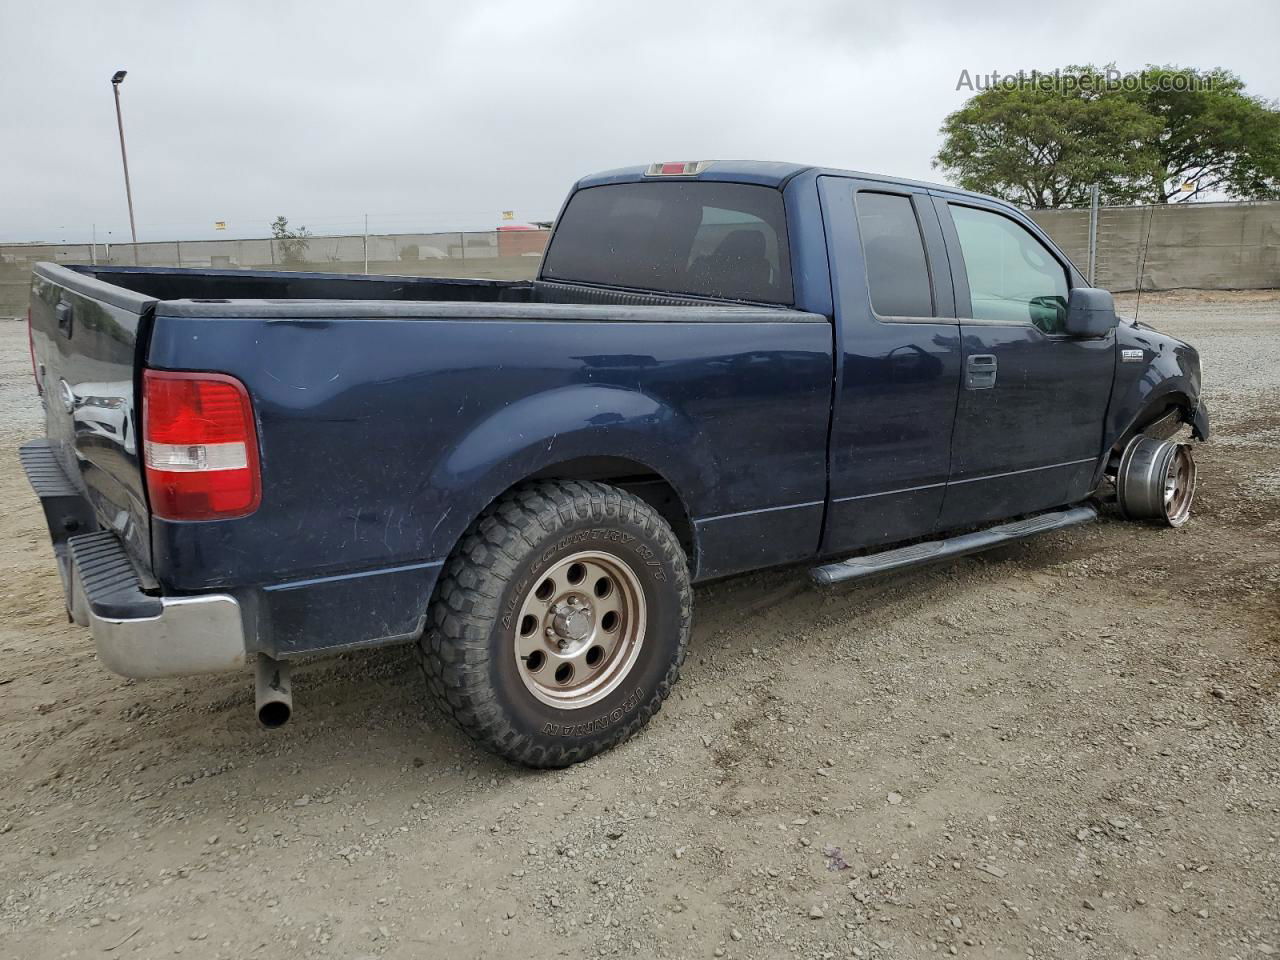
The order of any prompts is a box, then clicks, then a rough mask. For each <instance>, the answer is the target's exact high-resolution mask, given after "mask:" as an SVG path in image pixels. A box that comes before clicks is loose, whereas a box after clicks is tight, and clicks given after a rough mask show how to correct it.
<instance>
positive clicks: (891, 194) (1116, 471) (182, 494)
mask: <svg viewBox="0 0 1280 960" xmlns="http://www.w3.org/2000/svg"><path fill="white" fill-rule="evenodd" d="M30 330H31V351H32V363H33V366H34V370H35V378H36V383H37V386H38V388H39V390H40V395H41V397H42V399H43V402H44V406H45V409H46V412H47V436H46V437H44V438H42V439H38V440H33V441H31V442H29V443H27V444H25V445H24V446H23V447H22V449H21V457H22V461H23V463H24V465H25V467H26V470H27V473H28V475H29V477H30V479H31V482H32V484H33V486H34V487H35V490H36V493H37V494H38V496H39V498H40V501H41V503H42V505H43V508H44V512H45V515H46V518H47V520H48V525H49V532H50V535H51V539H52V542H53V550H54V554H55V557H56V559H57V563H58V566H59V569H60V571H61V573H62V578H63V582H64V585H65V588H66V599H67V609H68V612H69V615H70V616H71V618H72V619H74V620H75V622H77V623H80V624H85V625H87V626H88V627H89V629H90V631H91V632H92V635H93V638H94V640H95V642H96V645H97V649H98V653H99V656H100V658H101V660H102V661H103V663H104V664H105V665H106V666H107V667H108V668H109V669H111V670H113V671H115V672H117V673H120V674H123V675H126V676H132V677H156V676H175V675H183V674H193V673H207V672H214V671H226V670H234V669H237V668H243V667H245V666H248V665H250V664H254V665H255V666H256V672H257V706H258V715H259V718H260V719H261V721H262V722H263V723H264V724H265V725H268V726H274V725H278V724H280V723H283V722H284V721H285V720H287V719H288V717H289V714H290V711H291V709H292V691H291V689H290V681H289V664H290V662H291V661H292V660H294V659H295V658H297V657H299V656H303V655H311V654H316V653H325V652H337V651H344V650H350V649H353V648H357V647H367V646H373V645H379V644H392V643H408V644H414V645H415V647H416V650H417V652H418V655H419V656H420V658H421V662H422V665H423V668H424V672H425V675H426V681H427V683H428V685H429V687H430V689H431V691H432V692H433V694H434V696H435V697H436V698H437V699H438V701H439V702H440V704H441V705H442V706H443V708H444V710H445V711H446V712H447V713H448V714H449V715H450V716H451V717H452V718H453V719H454V720H455V721H456V722H457V723H458V724H459V726H461V728H462V729H463V730H464V731H466V732H467V733H468V734H469V735H470V736H472V737H474V738H475V739H476V740H477V741H479V742H480V743H482V744H484V745H485V746H486V747H488V748H489V749H491V750H493V751H495V752H497V753H499V754H501V755H503V756H505V757H508V758H510V759H512V760H515V761H517V762H521V763H525V764H529V765H531V766H541V767H552V766H563V765H566V764H569V763H573V762H575V761H578V760H582V759H584V758H586V757H589V756H591V755H593V754H595V753H597V752H599V751H600V750H603V749H605V748H608V747H611V746H613V745H615V744H617V743H619V742H621V741H622V740H625V739H626V738H627V737H629V736H630V735H631V734H633V733H634V732H635V731H636V730H637V729H638V728H640V727H641V726H643V725H644V724H645V723H646V722H647V721H648V719H649V718H650V717H651V716H652V715H653V714H654V713H656V712H657V711H658V709H659V708H660V706H661V704H662V702H663V700H664V698H665V697H666V696H667V695H668V693H669V691H670V690H671V686H672V684H674V683H675V682H676V679H677V676H678V674H679V670H680V666H681V663H682V661H683V659H684V655H685V647H686V644H687V642H688V638H689V627H690V620H691V603H692V594H691V590H690V584H691V583H693V582H696V581H703V580H710V579H713V578H717V577H725V576H729V575H731V574H736V573H739V572H742V571H748V570H757V569H760V568H764V567H773V566H779V565H784V564H800V563H803V564H807V565H809V566H810V567H811V568H812V576H813V578H814V579H815V580H816V581H818V582H819V583H821V584H829V583H835V582H840V581H846V580H853V579H857V578H859V577H864V576H869V575H873V574H877V573H881V572H884V571H888V570H895V569H901V568H903V567H907V566H911V565H913V564H919V563H926V562H931V561H935V560H939V559H942V558H945V557H950V556H956V555H960V554H964V553H969V552H972V551H974V550H978V549H981V548H984V547H988V546H993V545H996V544H1000V543H1006V542H1009V541H1011V540H1016V539H1019V538H1022V537H1027V536H1030V535H1033V534H1036V533H1039V532H1043V531H1047V530H1054V529H1060V528H1063V527H1066V526H1070V525H1072V524H1077V523H1082V522H1086V521H1089V520H1091V519H1093V518H1094V517H1096V515H1097V504H1098V503H1099V502H1101V501H1104V500H1114V501H1116V502H1117V503H1118V509H1119V511H1120V512H1121V513H1122V514H1123V515H1124V516H1126V517H1128V518H1130V519H1134V520H1149V521H1154V522H1157V523H1165V524H1169V525H1178V524H1181V523H1183V522H1185V520H1186V519H1187V516H1188V515H1189V512H1190V508H1191V500H1192V497H1193V495H1194V491H1195V465H1194V462H1193V459H1192V455H1191V452H1190V447H1189V444H1188V443H1187V442H1184V441H1182V440H1179V439H1175V438H1178V437H1183V436H1184V434H1183V432H1181V431H1180V428H1181V427H1182V425H1183V424H1186V425H1189V428H1190V433H1191V435H1192V436H1194V437H1195V438H1198V439H1202V440H1203V439H1205V438H1206V437H1207V435H1208V431H1209V425H1208V417H1207V413H1206V411H1205V408H1204V406H1203V404H1202V402H1201V399H1200V364H1199V358H1198V355H1197V354H1196V351H1195V350H1193V349H1192V348H1191V347H1189V346H1187V345H1186V344H1185V343H1181V342H1179V341H1177V340H1174V339H1172V338H1170V337H1167V336H1163V335H1161V334H1159V333H1157V332H1155V331H1154V330H1152V329H1150V328H1148V327H1146V326H1142V325H1140V324H1137V323H1134V322H1131V321H1123V320H1118V319H1117V317H1116V313H1115V307H1114V303H1113V301H1112V298H1111V295H1110V294H1109V293H1107V292H1106V291H1103V290H1099V289H1095V288H1091V287H1090V286H1088V285H1087V284H1086V282H1085V280H1084V278H1083V277H1082V276H1081V275H1080V273H1079V271H1078V270H1076V268H1075V267H1074V266H1073V265H1072V264H1071V263H1070V261H1069V260H1068V259H1067V258H1066V257H1065V256H1064V255H1063V254H1062V253H1061V252H1060V251H1059V250H1058V249H1057V248H1056V247H1055V246H1054V244H1053V243H1052V242H1051V241H1050V240H1049V238H1048V237H1047V236H1045V234H1044V233H1043V232H1042V231H1041V230H1040V229H1039V228H1038V227H1037V226H1036V225H1035V224H1034V223H1033V222H1032V221H1031V220H1029V219H1028V218H1027V217H1026V216H1024V215H1023V214H1022V213H1021V212H1020V211H1018V210H1017V209H1015V208H1013V207H1011V206H1009V205H1007V204H1005V203H1002V202H999V201H997V200H993V199H991V198H989V197H983V196H977V195H974V194H970V193H964V192H961V191H958V190H954V189H951V188H947V187H939V186H934V185H929V184H924V183H916V182H911V181H905V180H900V179H894V178H888V177H880V176H871V175H867V174H859V173H851V172H848V171H842V170H827V169H818V168H814V167H808V166H800V165H793V164H784V163H747V162H733V163H728V162H697V163H682V162H681V163H661V164H653V165H650V166H648V167H637V168H632V169H624V170H616V171H612V172H608V173H603V174H598V175H595V176H591V177H587V178H585V179H583V180H581V181H579V182H578V183H577V184H576V185H575V186H574V188H573V190H572V191H571V193H570V194H569V197H568V199H567V201H566V202H565V205H564V207H563V209H562V210H561V212H560V215H559V218H558V219H557V222H556V227H555V230H554V232H553V234H552V236H551V239H550V243H549V245H548V248H547V251H546V254H545V256H544V257H543V260H542V263H541V266H540V269H539V273H538V276H537V279H536V280H533V281H521V282H495V281H486V280H467V279H428V278H419V277H370V276H344V275H330V274H315V273H305V274H304V273H288V272H275V271H271V272H267V271H234V270H230V271H229V270H186V269H177V270H174V269H146V268H128V267H100V266H74V267H68V266H57V265H52V264H41V265H39V266H38V267H37V268H36V270H35V274H34V279H33V287H32V297H31V314H30Z"/></svg>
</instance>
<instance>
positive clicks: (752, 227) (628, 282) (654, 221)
mask: <svg viewBox="0 0 1280 960" xmlns="http://www.w3.org/2000/svg"><path fill="white" fill-rule="evenodd" d="M542 278H543V279H544V280H556V281H560V282H565V283H589V284H599V285H601V286H609V287H625V288H629V289H633V290H645V291H652V292H654V293H673V294H683V295H689V296H696V297H714V298H717V299H727V300H749V301H755V302H760V303H776V304H785V305H790V304H791V303H792V302H793V300H794V295H793V293H792V286H791V264H790V260H789V257H788V250H787V229H786V213H785V210H784V207H783V202H782V193H781V192H780V191H779V190H777V189H775V188H773V187H763V186H755V185H752V184H742V183H718V182H714V181H680V182H672V181H665V182H657V183H654V182H641V183H618V184H609V185H606V186H599V187H588V188H586V189H584V190H579V191H577V192H576V193H575V194H574V195H573V197H572V198H570V200H569V203H568V206H566V207H565V210H564V213H562V214H561V215H560V220H559V222H558V223H557V224H556V230H555V234H554V235H553V236H552V238H551V245H550V247H549V248H548V250H547V254H546V257H545V258H544V260H543V264H542Z"/></svg>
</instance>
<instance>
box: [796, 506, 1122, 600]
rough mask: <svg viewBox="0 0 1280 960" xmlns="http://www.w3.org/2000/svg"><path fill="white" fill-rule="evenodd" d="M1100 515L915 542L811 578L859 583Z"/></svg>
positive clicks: (1093, 512) (1062, 515) (1054, 516)
mask: <svg viewBox="0 0 1280 960" xmlns="http://www.w3.org/2000/svg"><path fill="white" fill-rule="evenodd" d="M1097 516H1098V511H1097V509H1095V508H1094V507H1092V506H1089V505H1087V504H1085V505H1082V506H1078V507H1071V508H1069V509H1067V510H1052V511H1050V512H1049V513H1041V514H1038V515H1037V516H1034V517H1028V518H1027V519H1025V520H1015V521H1014V522H1012V523H1004V524H1001V525H1000V526H998V527H990V528H988V529H986V530H977V531H975V532H973V533H962V534H960V535H959V536H955V537H949V538H948V539H946V540H931V541H929V542H928V543H915V544H912V545H911V546H909V547H899V548H898V549H896V550H886V551H884V552H883V553H872V554H868V555H867V556H863V557H853V558H852V559H849V560H840V561H837V562H836V563H828V564H824V565H823V566H821V567H814V568H813V570H811V571H810V572H809V575H810V576H811V577H813V580H814V582H815V583H817V584H820V585H822V586H827V585H829V584H832V583H842V582H844V581H846V580H859V579H861V578H862V577H870V576H874V575H875V574H878V573H889V572H891V571H894V570H904V569H906V568H908V567H916V566H920V565H922V564H926V563H933V562H934V561H936V560H945V559H948V558H950V557H962V556H964V555H965V554H968V553H977V552H978V551H980V550H987V549H990V548H991V547H998V546H1000V545H1001V544H1005V543H1013V542H1014V541H1016V540H1025V539H1026V538H1027V537H1034V536H1035V535H1036V534H1038V533H1048V532H1049V531H1050V530H1061V529H1063V528H1065V527H1074V526H1077V525H1078V524H1081V523H1089V522H1090V521H1091V520H1094V519H1096V518H1097Z"/></svg>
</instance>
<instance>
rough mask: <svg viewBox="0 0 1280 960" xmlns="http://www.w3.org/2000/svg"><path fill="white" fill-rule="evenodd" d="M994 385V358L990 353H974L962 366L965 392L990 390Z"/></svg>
mask: <svg viewBox="0 0 1280 960" xmlns="http://www.w3.org/2000/svg"><path fill="white" fill-rule="evenodd" d="M995 385H996V358H995V354H992V353H974V354H971V355H970V356H969V359H968V360H966V361H965V364H964V387H965V389H966V390H990V389H991V388H992V387H994V386H995Z"/></svg>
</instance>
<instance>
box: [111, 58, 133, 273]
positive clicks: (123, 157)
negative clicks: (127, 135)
mask: <svg viewBox="0 0 1280 960" xmlns="http://www.w3.org/2000/svg"><path fill="white" fill-rule="evenodd" d="M128 72H129V71H127V70H117V71H116V72H115V73H114V74H113V75H112V77H111V90H112V92H114V93H115V95H116V128H117V129H118V130H119V131H120V162H121V163H123V164H124V195H125V199H126V200H128V201H129V233H130V234H131V235H132V236H133V260H134V263H135V264H136V263H137V262H138V228H137V226H135V225H134V222H133V187H131V186H130V185H129V155H128V154H127V153H125V149H124V119H123V118H122V117H121V115H120V84H122V83H124V78H125V74H127V73H128Z"/></svg>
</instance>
